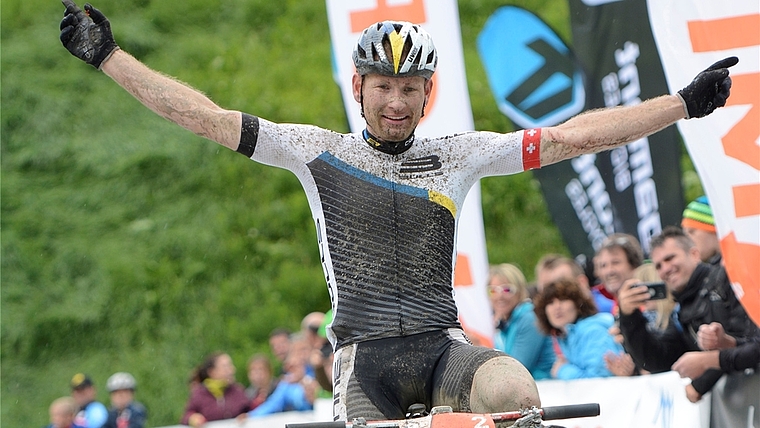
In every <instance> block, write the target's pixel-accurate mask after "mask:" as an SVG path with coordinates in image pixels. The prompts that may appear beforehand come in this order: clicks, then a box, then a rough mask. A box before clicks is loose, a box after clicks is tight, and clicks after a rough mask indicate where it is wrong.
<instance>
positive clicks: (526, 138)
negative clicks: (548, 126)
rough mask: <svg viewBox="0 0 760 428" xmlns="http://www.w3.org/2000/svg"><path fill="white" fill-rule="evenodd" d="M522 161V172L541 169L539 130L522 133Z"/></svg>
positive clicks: (533, 129) (528, 130) (534, 129)
mask: <svg viewBox="0 0 760 428" xmlns="http://www.w3.org/2000/svg"><path fill="white" fill-rule="evenodd" d="M522 160H523V170H524V171H527V170H529V169H538V168H541V128H532V129H526V130H524V131H523V140H522Z"/></svg>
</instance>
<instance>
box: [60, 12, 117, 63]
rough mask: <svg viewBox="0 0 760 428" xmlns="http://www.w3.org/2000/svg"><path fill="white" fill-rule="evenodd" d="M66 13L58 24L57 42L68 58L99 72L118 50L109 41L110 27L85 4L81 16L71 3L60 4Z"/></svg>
mask: <svg viewBox="0 0 760 428" xmlns="http://www.w3.org/2000/svg"><path fill="white" fill-rule="evenodd" d="M61 2H62V3H63V5H64V6H66V11H64V12H63V19H62V20H61V42H62V43H63V46H65V47H66V49H68V50H69V52H71V54H72V55H74V56H75V57H77V58H79V59H81V60H82V61H84V62H86V63H87V64H90V65H92V66H93V67H95V68H97V69H100V65H101V64H102V63H103V61H105V60H106V59H108V57H110V56H111V54H112V53H113V52H114V51H115V50H117V49H119V46H118V45H117V44H116V42H115V41H114V40H113V34H112V33H111V23H109V22H108V19H107V18H106V17H105V15H103V14H102V13H101V12H100V11H99V10H97V9H95V8H94V7H92V5H91V4H89V3H85V5H84V12H82V10H81V9H79V7H78V6H77V5H76V4H75V3H74V2H73V1H72V0H62V1H61Z"/></svg>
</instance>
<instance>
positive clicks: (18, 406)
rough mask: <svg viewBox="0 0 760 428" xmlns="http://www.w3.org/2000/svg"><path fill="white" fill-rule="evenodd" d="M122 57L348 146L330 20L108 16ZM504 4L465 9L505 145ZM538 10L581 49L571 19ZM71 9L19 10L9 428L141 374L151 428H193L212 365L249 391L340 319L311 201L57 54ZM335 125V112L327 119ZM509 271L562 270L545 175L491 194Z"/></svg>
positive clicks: (269, 6)
mask: <svg viewBox="0 0 760 428" xmlns="http://www.w3.org/2000/svg"><path fill="white" fill-rule="evenodd" d="M94 3H95V6H96V7H98V8H99V9H101V10H102V11H103V12H104V13H105V14H106V15H107V16H108V17H109V18H110V20H111V22H112V27H113V31H114V34H115V37H116V40H117V42H118V43H119V44H120V45H121V47H122V48H124V49H125V50H126V51H128V52H130V53H132V54H133V55H135V56H136V57H137V58H139V59H140V60H142V61H143V62H145V63H146V64H148V65H149V66H150V67H153V68H155V69H158V70H161V71H162V72H164V73H166V74H169V75H172V76H175V77H177V78H178V79H180V80H182V81H185V82H188V83H189V84H191V85H192V86H194V87H196V88H198V89H200V90H202V91H203V92H205V93H206V94H207V95H208V96H209V97H210V98H211V99H213V100H214V101H216V102H217V103H218V104H220V105H222V106H224V107H227V108H231V109H237V110H242V111H246V112H250V113H253V114H256V115H259V116H262V117H264V118H267V119H269V120H273V121H276V122H300V123H310V124H315V125H319V126H322V127H326V128H331V129H334V130H337V131H347V130H348V129H347V124H346V119H345V115H344V112H343V107H342V101H341V98H340V94H339V90H338V87H337V86H336V85H335V84H334V82H333V81H332V74H331V69H330V46H329V33H328V26H327V18H326V12H325V4H324V2H323V1H321V0H311V1H307V0H301V1H297V0H280V1H270V0H244V1H240V0H204V1H200V0H161V1H151V0H120V1H117V0H99V1H96V2H94ZM503 3H504V2H502V1H486V0H466V1H460V15H461V21H462V36H463V42H464V50H465V59H466V66H467V73H468V83H469V88H470V96H471V98H472V108H473V113H474V118H475V123H476V128H477V129H481V130H492V131H500V132H505V131H509V130H511V125H510V123H509V121H508V120H507V119H506V118H505V117H504V116H503V115H502V114H501V113H500V112H499V111H498V110H497V108H496V105H495V103H494V102H493V99H492V97H491V94H490V91H489V89H488V84H487V81H486V79H485V74H484V72H483V70H482V67H481V65H480V62H479V59H478V57H477V53H476V51H475V38H476V36H477V33H478V32H479V31H480V29H481V28H482V26H483V24H484V22H485V20H486V19H487V18H488V16H489V15H490V14H491V13H493V11H494V10H495V9H496V8H497V7H498V6H501V5H502V4H503ZM510 3H511V4H517V5H520V6H524V7H526V8H528V9H530V10H532V11H534V12H536V13H537V14H539V15H540V16H541V17H543V18H544V19H545V20H547V21H548V22H549V23H551V24H552V25H553V26H554V27H555V28H556V29H557V30H558V31H559V33H560V34H561V35H562V36H563V37H564V38H565V39H569V24H568V22H567V9H566V5H564V4H563V2H560V1H550V0H546V1H539V0H533V1H528V0H526V1H520V2H510ZM62 12H63V7H62V6H61V4H60V3H59V2H58V1H56V0H44V1H43V0H23V1H22V0H3V2H2V29H1V31H2V33H1V34H2V64H1V65H2V133H1V134H0V138H1V140H2V153H1V154H2V187H1V188H0V190H1V191H2V276H1V278H0V279H1V280H2V320H1V327H2V331H1V333H2V347H1V358H2V402H1V407H2V413H1V415H0V416H1V417H2V424H3V425H4V426H7V427H11V426H13V427H22V426H28V427H37V426H42V425H44V424H46V423H47V407H48V404H49V403H50V402H51V401H52V400H53V399H54V398H56V397H58V396H61V395H66V394H68V393H69V390H68V381H69V379H70V378H71V376H72V375H73V374H74V373H75V372H77V371H85V372H87V373H89V374H90V375H92V376H93V378H94V379H95V380H96V383H97V384H98V385H100V387H101V388H100V392H99V398H100V399H101V401H104V402H106V403H107V400H108V397H107V394H106V392H105V390H104V384H105V380H106V378H107V377H108V376H109V375H110V374H111V373H113V372H115V371H121V370H126V371H130V372H132V373H133V374H134V375H135V377H136V378H137V379H138V382H139V390H138V399H139V400H140V401H142V402H144V403H145V404H146V405H147V406H148V408H149V411H150V424H151V426H160V425H169V424H174V423H176V422H177V421H178V419H179V417H180V414H181V412H182V408H183V405H184V403H185V399H186V396H187V384H186V380H187V376H188V373H189V371H190V369H191V368H192V367H193V365H195V364H196V363H198V362H199V361H200V359H201V358H202V356H203V355H204V354H206V353H208V352H210V351H212V350H216V349H221V350H225V351H227V352H229V353H230V354H231V355H232V356H233V359H234V361H235V363H236V365H237V367H238V377H239V379H240V380H241V381H243V380H244V379H245V374H244V369H243V368H244V364H245V360H246V359H247V357H248V356H249V355H250V354H252V353H253V352H257V351H268V348H267V335H268V333H269V331H270V330H272V329H273V328H275V327H277V326H286V327H290V328H293V329H295V328H297V327H298V323H299V321H300V319H301V317H302V316H303V315H305V314H306V313H308V312H310V311H313V310H322V311H324V310H326V309H327V308H328V307H329V299H328V295H327V291H326V288H325V284H324V279H323V275H322V269H321V267H320V265H319V254H318V249H317V246H316V240H315V234H314V225H313V224H312V220H311V216H310V213H309V210H308V206H307V203H306V198H305V196H304V195H303V193H302V191H301V189H300V187H299V184H298V182H297V181H296V179H295V178H294V177H293V176H292V175H291V174H290V173H288V172H285V171H282V170H278V169H274V168H269V167H265V166H261V165H257V164H254V163H253V162H250V161H248V160H246V159H245V158H244V157H242V156H240V155H238V154H235V153H232V152H231V151H229V150H226V149H224V148H221V147H220V146H217V145H216V144H214V143H211V142H209V141H207V140H203V139H201V138H199V137H196V136H194V135H193V134H191V133H190V132H187V131H185V130H183V129H181V128H179V127H176V126H175V125H172V124H170V123H169V122H167V121H165V120H163V119H161V118H159V117H158V116H155V115H154V114H153V113H151V112H150V111H148V110H147V109H145V108H143V107H142V106H141V105H140V104H139V103H138V102H137V101H135V100H134V99H132V98H131V97H130V96H128V95H127V94H126V93H125V92H124V91H123V90H121V89H120V88H119V87H118V86H117V85H116V84H115V83H113V82H112V81H111V80H110V79H109V78H108V77H107V76H105V75H104V74H103V73H100V72H97V71H96V70H94V69H92V67H90V66H88V65H85V64H83V63H81V62H80V61H78V60H76V59H75V58H73V57H72V56H71V55H70V54H69V53H68V52H67V51H66V50H65V49H64V48H63V47H62V46H61V44H60V42H59V40H58V25H59V21H60V18H61V16H62ZM326 106H328V107H326ZM482 187H483V207H484V219H485V224H486V234H487V239H488V252H489V257H490V259H491V261H492V262H514V263H517V264H519V265H520V266H522V267H523V268H524V270H525V271H526V273H527V274H528V276H529V277H530V276H532V274H531V272H532V267H533V265H534V264H535V262H536V261H537V260H538V258H539V257H540V256H541V255H542V254H543V253H544V252H547V251H559V252H564V251H566V250H565V247H564V245H563V244H562V242H561V239H560V237H559V233H558V232H557V230H556V228H555V227H554V226H553V225H552V224H551V222H550V219H549V215H548V213H547V210H546V206H545V204H544V201H543V199H542V197H541V194H540V190H539V189H538V184H537V182H536V181H534V180H533V179H532V177H531V175H530V174H529V173H526V174H519V175H516V176H512V177H505V178H490V179H486V180H484V182H483V184H482Z"/></svg>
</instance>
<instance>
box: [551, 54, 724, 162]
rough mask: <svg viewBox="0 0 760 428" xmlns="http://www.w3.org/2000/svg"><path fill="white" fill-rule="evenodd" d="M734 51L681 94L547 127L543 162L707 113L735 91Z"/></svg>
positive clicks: (623, 141)
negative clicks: (732, 90)
mask: <svg viewBox="0 0 760 428" xmlns="http://www.w3.org/2000/svg"><path fill="white" fill-rule="evenodd" d="M738 62H739V60H738V58H736V57H729V58H726V59H723V60H721V61H718V62H716V63H715V64H713V65H711V66H710V67H708V68H707V69H706V70H704V71H702V72H701V73H699V74H698V75H697V76H696V77H695V78H694V80H693V81H692V82H691V83H690V84H689V85H688V86H687V87H685V88H684V89H682V90H680V91H678V94H677V95H663V96H660V97H657V98H653V99H651V100H648V101H645V102H643V103H641V104H638V105H634V106H625V107H613V108H606V109H599V110H592V111H589V112H586V113H583V114H580V115H578V116H576V117H574V118H572V119H570V120H568V121H567V122H565V123H563V124H561V125H558V126H554V127H550V128H545V129H544V130H543V132H542V133H541V148H540V150H541V165H549V164H552V163H556V162H559V161H561V160H564V159H569V158H572V157H575V156H578V155H582V154H587V153H596V152H600V151H603V150H608V149H612V148H615V147H619V146H622V145H624V144H627V143H630V142H632V141H636V140H638V139H639V138H642V137H645V136H647V135H650V134H653V133H655V132H657V131H659V130H661V129H663V128H666V127H668V126H670V125H672V124H674V123H675V122H676V121H678V120H679V119H690V118H695V117H704V116H707V115H708V114H710V113H712V112H713V110H715V109H716V108H718V107H723V106H724V105H725V104H726V100H727V99H728V96H729V94H730V89H731V78H730V77H729V72H728V67H731V66H733V65H735V64H736V63H738Z"/></svg>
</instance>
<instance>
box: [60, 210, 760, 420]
mask: <svg viewBox="0 0 760 428" xmlns="http://www.w3.org/2000/svg"><path fill="white" fill-rule="evenodd" d="M649 247H650V248H651V258H652V260H651V261H649V260H645V259H644V253H643V251H642V249H641V246H640V244H639V242H638V241H637V240H636V238H635V237H633V236H631V235H627V234H620V233H618V234H613V235H610V236H609V237H607V239H606V240H605V241H604V242H603V243H602V245H601V246H600V248H599V249H598V251H597V253H596V254H595V257H594V259H593V263H594V276H593V277H589V276H588V275H587V274H586V272H585V271H584V269H583V268H582V267H581V266H580V265H579V264H578V263H576V262H575V260H573V259H571V258H569V257H566V256H563V255H559V254H546V255H545V256H544V257H542V258H541V259H540V260H539V262H538V263H537V264H536V266H535V282H534V283H528V281H527V280H526V277H525V275H524V274H523V272H522V271H521V270H520V268H519V267H517V266H516V265H514V264H509V263H502V264H497V265H493V266H491V268H490V271H489V277H488V287H487V290H488V297H489V302H490V305H491V311H492V314H493V323H494V324H493V325H494V327H495V335H494V337H493V343H494V347H495V348H496V349H499V350H501V351H503V352H505V353H506V354H508V355H510V356H512V357H513V358H515V359H516V360H517V361H519V362H520V363H521V364H522V365H524V366H525V367H526V368H527V369H528V370H529V371H530V373H531V374H532V376H533V377H534V378H535V379H536V380H541V379H579V378H590V377H607V376H632V375H646V374H649V373H659V372H664V371H669V370H675V371H677V372H678V373H679V374H680V375H681V376H682V377H688V378H690V379H692V383H690V384H689V385H687V386H686V391H685V392H686V396H687V398H688V399H689V400H691V401H693V402H697V401H699V400H700V399H701V398H702V396H703V395H704V394H705V393H707V392H708V391H710V390H711V388H712V387H713V385H715V384H716V382H717V380H718V379H719V378H720V377H721V376H722V375H723V374H726V373H731V372H741V371H743V370H747V369H758V365H760V361H758V360H760V329H758V327H757V326H756V325H755V324H754V323H753V322H752V320H751V319H750V318H749V317H748V316H747V314H746V312H745V311H744V309H743V307H742V306H741V305H740V304H739V302H738V299H737V298H736V296H735V295H734V292H733V290H732V288H731V286H730V283H729V282H728V278H727V275H726V273H725V270H724V269H723V267H722V263H721V254H720V246H719V245H718V240H717V235H716V233H715V227H714V224H713V220H712V215H711V211H710V207H709V203H708V202H707V199H706V198H704V197H700V198H699V199H697V200H695V201H693V202H692V203H691V204H689V205H688V207H687V209H686V211H685V212H684V220H683V223H682V225H681V228H677V227H667V228H665V230H664V231H663V232H662V233H661V234H659V235H657V236H655V237H653V238H652V240H651V242H650V243H649ZM645 282H646V283H651V282H663V283H664V284H665V290H664V294H663V295H662V296H660V297H661V298H658V299H651V297H652V296H651V294H649V290H648V289H647V288H646V287H640V285H641V284H642V283H645ZM331 315H332V314H331V312H330V311H328V312H327V313H322V312H312V313H310V314H308V315H306V316H305V317H304V318H303V320H302V323H301V328H300V330H299V331H296V332H291V331H290V330H288V329H286V328H277V329H275V330H273V331H272V332H271V334H270V336H269V355H267V354H264V353H259V354H255V355H253V356H251V357H250V359H249V360H248V362H247V364H246V373H247V380H248V386H247V387H245V386H243V385H241V384H240V383H238V382H237V381H236V380H235V379H236V378H235V365H234V364H233V361H232V358H231V357H230V355H229V354H227V353H225V352H222V351H219V352H215V353H212V354H210V355H208V356H207V357H206V358H205V359H204V360H203V361H202V362H201V363H200V364H199V365H198V367H196V368H195V369H194V371H193V375H192V377H191V379H190V396H189V399H188V402H187V404H186V407H185V411H184V412H183V415H182V418H181V420H180V423H182V424H186V425H189V426H192V427H201V426H203V425H204V424H205V423H206V422H208V421H215V420H222V419H232V418H237V419H238V420H239V421H243V420H245V419H246V418H257V417H261V416H265V415H269V414H272V413H277V412H286V411H303V410H311V409H313V405H314V401H315V399H317V398H319V397H324V398H329V397H331V394H332V365H333V356H332V348H331V345H330V343H329V342H328V340H327V334H326V330H325V328H326V325H328V324H329V323H330V321H331V319H332V316H331ZM756 376H757V374H756ZM136 386H137V382H136V381H135V379H134V377H133V376H132V375H131V374H129V373H125V372H119V373H115V374H114V375H112V376H111V377H110V378H109V379H108V381H107V383H106V388H107V389H108V392H109V394H110V402H111V403H110V404H111V407H110V409H107V408H106V406H105V405H104V404H102V403H99V402H98V401H97V400H96V399H95V397H96V390H95V385H94V383H93V381H92V379H91V378H90V377H89V376H87V375H85V374H82V373H79V374H77V375H75V376H74V377H73V378H72V380H71V390H72V393H71V396H70V397H61V398H59V399H56V400H55V401H53V403H52V404H51V405H50V408H49V412H50V422H51V423H50V425H48V428H111V427H113V428H142V427H144V426H145V423H146V417H147V411H146V409H145V407H144V406H143V405H142V404H141V403H139V402H137V401H135V399H134V392H135V389H136ZM755 395H757V392H755ZM718 426H720V424H718Z"/></svg>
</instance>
